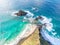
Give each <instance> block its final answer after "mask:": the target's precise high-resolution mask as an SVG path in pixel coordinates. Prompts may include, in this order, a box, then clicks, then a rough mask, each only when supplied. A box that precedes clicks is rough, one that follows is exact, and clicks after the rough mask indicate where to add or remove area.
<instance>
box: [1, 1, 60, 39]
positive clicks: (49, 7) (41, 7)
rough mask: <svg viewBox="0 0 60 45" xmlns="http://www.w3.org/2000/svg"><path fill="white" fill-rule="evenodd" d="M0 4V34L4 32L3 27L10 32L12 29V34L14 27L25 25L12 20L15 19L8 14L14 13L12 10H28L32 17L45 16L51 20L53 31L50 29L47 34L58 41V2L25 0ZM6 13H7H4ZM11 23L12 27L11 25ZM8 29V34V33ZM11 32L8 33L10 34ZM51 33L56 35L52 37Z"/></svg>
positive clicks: (59, 24) (59, 27) (59, 4)
mask: <svg viewBox="0 0 60 45" xmlns="http://www.w3.org/2000/svg"><path fill="white" fill-rule="evenodd" d="M2 2H3V1H2ZM1 4H2V5H1ZM1 4H0V5H1V6H0V20H1V23H0V24H1V26H0V28H1V30H0V32H1V31H2V30H6V29H5V27H6V26H7V27H8V25H9V26H11V27H8V28H9V29H11V30H12V28H13V29H14V30H13V31H12V32H14V31H16V30H15V29H16V28H14V26H16V27H17V25H18V27H19V24H22V25H24V24H25V23H26V22H24V23H22V22H20V20H18V21H17V20H16V19H14V18H16V17H12V16H10V13H9V12H11V11H14V10H15V11H17V10H28V11H30V12H31V13H33V14H34V16H38V15H43V16H46V17H47V18H51V19H52V22H51V23H52V24H53V29H52V31H50V32H48V34H49V35H50V36H53V37H55V38H59V39H60V0H26V1H24V0H7V3H6V2H5V4H3V3H1ZM4 5H5V8H4ZM6 11H8V13H6ZM4 16H5V17H4ZM6 20H8V21H6ZM5 21H6V22H5ZM13 22H14V23H13ZM6 23H7V24H6ZM8 23H9V24H8ZM11 23H12V24H14V25H11ZM3 25H4V26H5V27H4V26H3ZM22 25H21V26H22ZM12 26H13V27H12ZM21 26H20V27H21ZM20 27H19V28H20ZM9 29H8V32H9ZM18 31H19V29H18ZM12 32H10V33H12ZM53 33H56V34H55V35H54V34H53ZM9 35H10V34H9ZM8 37H9V36H8ZM0 38H1V37H0Z"/></svg>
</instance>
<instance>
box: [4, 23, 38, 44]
mask: <svg viewBox="0 0 60 45" xmlns="http://www.w3.org/2000/svg"><path fill="white" fill-rule="evenodd" d="M27 27H28V28H27ZM36 28H37V26H36V25H34V24H33V25H32V24H27V25H26V28H25V29H24V31H23V32H22V33H20V34H19V35H18V36H17V37H16V38H15V39H12V40H11V41H10V42H8V43H5V44H4V45H17V44H18V42H19V41H20V40H21V39H23V38H26V37H28V36H29V35H31V34H32V33H33V32H34V31H35V29H36ZM29 29H30V30H29ZM28 30H29V31H28ZM32 30H33V31H32ZM26 34H28V35H26Z"/></svg>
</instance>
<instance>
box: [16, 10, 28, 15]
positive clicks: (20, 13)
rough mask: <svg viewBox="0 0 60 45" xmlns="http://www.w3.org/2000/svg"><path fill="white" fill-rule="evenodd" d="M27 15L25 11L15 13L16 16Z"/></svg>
mask: <svg viewBox="0 0 60 45" xmlns="http://www.w3.org/2000/svg"><path fill="white" fill-rule="evenodd" d="M26 14H27V12H25V11H23V10H19V11H18V13H15V15H17V16H25V15H26Z"/></svg>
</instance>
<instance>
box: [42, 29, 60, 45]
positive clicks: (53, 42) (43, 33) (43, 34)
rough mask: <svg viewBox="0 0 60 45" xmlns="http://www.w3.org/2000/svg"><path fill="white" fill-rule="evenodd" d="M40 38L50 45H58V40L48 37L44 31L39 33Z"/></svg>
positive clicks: (59, 41) (59, 43) (59, 44)
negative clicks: (50, 44)
mask: <svg viewBox="0 0 60 45" xmlns="http://www.w3.org/2000/svg"><path fill="white" fill-rule="evenodd" d="M41 34H42V36H43V37H44V39H45V40H47V41H49V42H51V43H52V45H60V39H58V38H54V37H52V36H50V35H49V34H48V33H47V32H46V31H45V30H42V31H41Z"/></svg>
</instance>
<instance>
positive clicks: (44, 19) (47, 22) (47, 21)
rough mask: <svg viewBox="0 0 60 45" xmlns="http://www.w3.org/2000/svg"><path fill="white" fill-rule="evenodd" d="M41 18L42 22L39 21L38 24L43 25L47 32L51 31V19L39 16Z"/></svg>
mask: <svg viewBox="0 0 60 45" xmlns="http://www.w3.org/2000/svg"><path fill="white" fill-rule="evenodd" d="M41 17H42V18H43V20H40V22H41V23H42V24H45V25H46V26H45V28H46V29H47V30H48V31H52V29H53V24H52V23H51V21H52V19H51V18H47V17H45V16H41Z"/></svg>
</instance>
